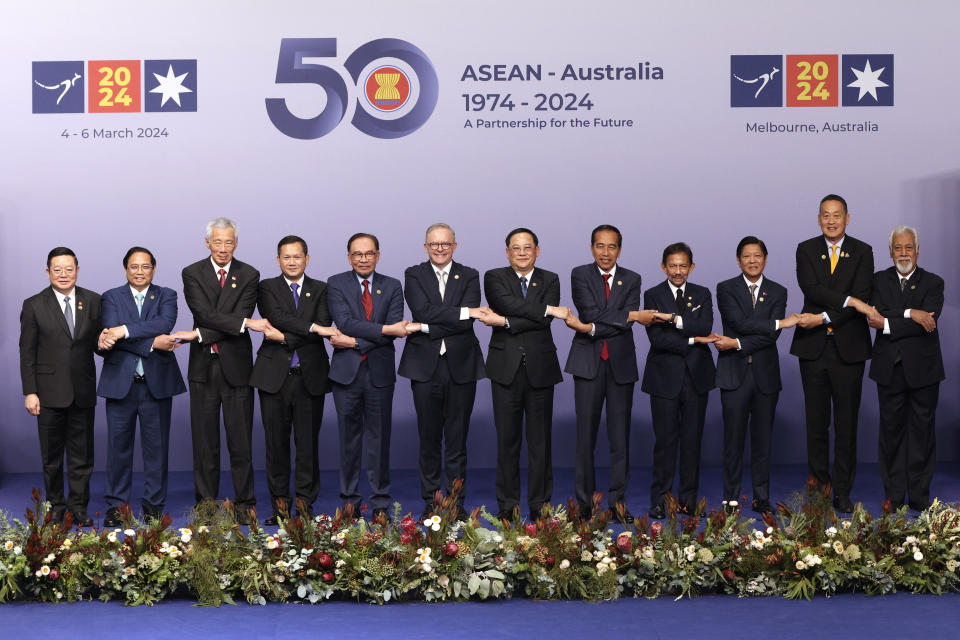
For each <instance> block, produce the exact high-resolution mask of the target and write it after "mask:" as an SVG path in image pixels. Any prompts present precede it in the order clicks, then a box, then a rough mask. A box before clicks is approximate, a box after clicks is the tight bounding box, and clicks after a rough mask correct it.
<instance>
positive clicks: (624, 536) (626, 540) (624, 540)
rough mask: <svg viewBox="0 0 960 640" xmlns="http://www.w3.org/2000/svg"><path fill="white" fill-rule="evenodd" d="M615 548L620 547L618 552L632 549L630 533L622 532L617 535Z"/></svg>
mask: <svg viewBox="0 0 960 640" xmlns="http://www.w3.org/2000/svg"><path fill="white" fill-rule="evenodd" d="M617 549H620V553H630V552H631V551H633V540H632V538H631V537H630V534H628V533H627V532H623V533H621V534H620V535H619V536H617Z"/></svg>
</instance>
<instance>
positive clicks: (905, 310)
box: [884, 309, 913, 322]
mask: <svg viewBox="0 0 960 640" xmlns="http://www.w3.org/2000/svg"><path fill="white" fill-rule="evenodd" d="M911 311H913V309H904V310H903V317H904V318H906V319H907V320H909V319H910V312H911ZM884 322H886V319H884Z"/></svg>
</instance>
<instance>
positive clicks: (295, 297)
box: [290, 282, 300, 368]
mask: <svg viewBox="0 0 960 640" xmlns="http://www.w3.org/2000/svg"><path fill="white" fill-rule="evenodd" d="M299 288H300V285H299V284H297V283H296V282H294V283H292V284H291V285H290V290H291V291H293V306H294V308H298V307H299V306H300V294H299V293H298V292H297V289H299ZM299 364H300V357H299V356H297V352H296V351H294V352H293V357H292V358H291V359H290V367H291V368H292V367H296V366H297V365H299Z"/></svg>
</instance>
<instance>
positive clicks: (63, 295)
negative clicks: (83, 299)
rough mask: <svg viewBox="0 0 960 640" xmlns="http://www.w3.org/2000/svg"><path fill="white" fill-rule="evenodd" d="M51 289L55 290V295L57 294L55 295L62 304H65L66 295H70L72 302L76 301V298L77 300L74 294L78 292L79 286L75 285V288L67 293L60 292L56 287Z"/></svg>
mask: <svg viewBox="0 0 960 640" xmlns="http://www.w3.org/2000/svg"><path fill="white" fill-rule="evenodd" d="M50 290H51V291H53V295H55V296H56V297H57V300H58V301H59V302H60V304H63V298H64V297H65V296H69V297H70V302H76V300H77V298H76V296H74V294H75V293H76V292H77V288H76V287H74V288H73V289H70V291H69V292H67V293H60V292H59V291H57V290H56V289H54V288H53V287H50Z"/></svg>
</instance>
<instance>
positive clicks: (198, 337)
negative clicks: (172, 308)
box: [195, 327, 203, 342]
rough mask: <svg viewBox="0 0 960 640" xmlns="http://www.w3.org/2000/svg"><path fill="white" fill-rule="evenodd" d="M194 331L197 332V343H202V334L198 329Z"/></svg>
mask: <svg viewBox="0 0 960 640" xmlns="http://www.w3.org/2000/svg"><path fill="white" fill-rule="evenodd" d="M195 331H196V332H197V342H203V334H201V333H200V327H197V328H196V329H195Z"/></svg>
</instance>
